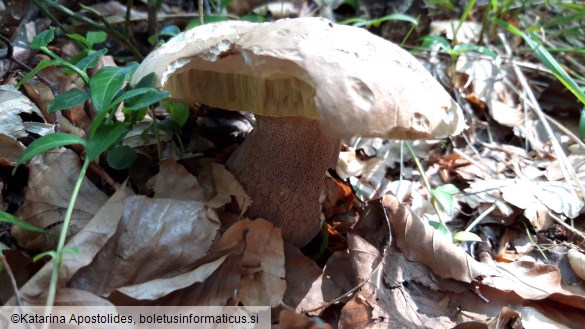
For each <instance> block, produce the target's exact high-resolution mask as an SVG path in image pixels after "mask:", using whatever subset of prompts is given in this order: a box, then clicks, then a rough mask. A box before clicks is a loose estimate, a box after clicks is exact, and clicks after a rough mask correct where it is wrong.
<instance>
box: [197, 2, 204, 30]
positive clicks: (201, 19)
mask: <svg viewBox="0 0 585 329" xmlns="http://www.w3.org/2000/svg"><path fill="white" fill-rule="evenodd" d="M197 7H198V8H197V10H199V24H201V25H203V24H205V18H204V17H203V12H204V10H203V0H199V1H198V2H197Z"/></svg>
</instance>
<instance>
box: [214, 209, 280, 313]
mask: <svg viewBox="0 0 585 329" xmlns="http://www.w3.org/2000/svg"><path fill="white" fill-rule="evenodd" d="M242 239H245V241H246V249H245V251H244V257H243V259H242V269H241V274H242V285H241V288H240V290H239V291H238V300H240V301H242V302H243V303H244V304H245V305H269V306H277V305H279V304H280V303H281V302H282V298H283V296H284V292H285V290H286V281H285V271H284V242H283V240H282V232H281V230H280V228H276V227H274V226H272V224H271V223H270V222H268V221H266V220H264V219H261V218H259V219H256V220H254V221H251V220H249V219H246V220H242V221H239V222H237V223H235V224H234V225H232V226H231V227H230V228H229V229H228V230H227V231H226V232H225V233H224V234H223V236H222V237H221V239H220V240H219V241H218V242H217V243H216V244H215V245H214V246H213V251H217V250H222V249H225V248H228V247H229V246H231V245H234V244H236V243H238V242H239V241H242Z"/></svg>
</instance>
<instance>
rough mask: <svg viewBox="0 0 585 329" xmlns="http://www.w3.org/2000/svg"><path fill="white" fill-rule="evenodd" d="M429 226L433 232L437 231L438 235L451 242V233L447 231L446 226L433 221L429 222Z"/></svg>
mask: <svg viewBox="0 0 585 329" xmlns="http://www.w3.org/2000/svg"><path fill="white" fill-rule="evenodd" d="M429 225H431V226H432V227H433V228H434V229H435V230H437V231H438V232H439V233H441V234H442V235H444V236H445V237H447V238H449V240H451V232H450V231H449V229H448V228H447V226H445V225H444V224H442V223H441V222H437V221H434V220H430V221H429Z"/></svg>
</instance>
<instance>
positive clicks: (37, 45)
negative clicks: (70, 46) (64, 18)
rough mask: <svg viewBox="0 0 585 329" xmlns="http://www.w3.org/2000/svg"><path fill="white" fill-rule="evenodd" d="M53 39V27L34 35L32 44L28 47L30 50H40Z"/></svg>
mask: <svg viewBox="0 0 585 329" xmlns="http://www.w3.org/2000/svg"><path fill="white" fill-rule="evenodd" d="M54 38H55V28H54V27H53V26H51V27H49V29H48V30H44V31H43V32H41V33H39V34H37V35H35V37H34V38H33V40H32V42H31V43H30V47H31V48H32V49H37V50H38V49H41V48H42V47H46V46H47V45H48V44H49V43H50V42H51V41H53V39H54Z"/></svg>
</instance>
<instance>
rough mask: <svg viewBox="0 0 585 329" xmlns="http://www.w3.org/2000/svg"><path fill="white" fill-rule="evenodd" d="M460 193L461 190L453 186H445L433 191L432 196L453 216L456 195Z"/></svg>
mask: <svg viewBox="0 0 585 329" xmlns="http://www.w3.org/2000/svg"><path fill="white" fill-rule="evenodd" d="M456 193H459V190H458V189H457V188H456V187H455V186H454V185H453V184H445V185H441V186H439V187H437V188H436V189H433V190H432V191H431V194H432V196H433V198H435V200H437V202H439V204H440V205H441V207H443V209H444V210H445V211H446V212H447V213H448V214H449V215H452V214H453V211H454V210H455V198H454V197H453V195H454V194H456Z"/></svg>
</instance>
